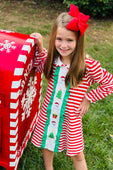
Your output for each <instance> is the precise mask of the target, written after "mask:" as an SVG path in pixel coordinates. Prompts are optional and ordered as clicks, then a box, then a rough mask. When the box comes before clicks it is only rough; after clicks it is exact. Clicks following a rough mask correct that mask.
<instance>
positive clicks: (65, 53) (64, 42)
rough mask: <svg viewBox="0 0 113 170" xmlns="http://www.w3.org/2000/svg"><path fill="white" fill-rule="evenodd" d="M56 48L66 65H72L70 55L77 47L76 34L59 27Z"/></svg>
mask: <svg viewBox="0 0 113 170" xmlns="http://www.w3.org/2000/svg"><path fill="white" fill-rule="evenodd" d="M55 47H56V50H57V51H58V53H59V54H60V55H61V57H62V61H63V62H64V63H65V64H70V55H71V53H72V52H73V51H74V50H75V47H76V34H75V33H74V32H73V31H70V30H67V29H66V28H63V27H58V29H57V34H56V40H55Z"/></svg>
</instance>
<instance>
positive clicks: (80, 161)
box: [71, 152, 87, 170]
mask: <svg viewBox="0 0 113 170" xmlns="http://www.w3.org/2000/svg"><path fill="white" fill-rule="evenodd" d="M71 158H72V160H73V164H74V167H75V170H87V165H86V161H85V158H84V153H83V152H81V153H79V154H78V155H76V156H72V157H71Z"/></svg>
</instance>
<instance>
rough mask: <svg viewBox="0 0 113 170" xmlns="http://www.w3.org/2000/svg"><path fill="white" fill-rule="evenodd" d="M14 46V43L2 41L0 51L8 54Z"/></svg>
mask: <svg viewBox="0 0 113 170" xmlns="http://www.w3.org/2000/svg"><path fill="white" fill-rule="evenodd" d="M14 44H15V42H14V41H9V40H4V42H3V43H1V42H0V51H6V53H10V52H11V50H15V49H16V46H15V45H14Z"/></svg>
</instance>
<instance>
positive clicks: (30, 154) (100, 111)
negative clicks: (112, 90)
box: [0, 0, 113, 170]
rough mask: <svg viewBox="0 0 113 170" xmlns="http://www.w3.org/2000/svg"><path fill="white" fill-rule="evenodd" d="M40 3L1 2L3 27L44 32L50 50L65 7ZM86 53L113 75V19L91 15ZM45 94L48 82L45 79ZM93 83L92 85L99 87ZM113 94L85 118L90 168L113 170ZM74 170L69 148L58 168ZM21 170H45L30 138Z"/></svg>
mask: <svg viewBox="0 0 113 170" xmlns="http://www.w3.org/2000/svg"><path fill="white" fill-rule="evenodd" d="M54 7H55V9H54V8H53V7H52V6H50V5H49V6H47V4H41V5H36V4H35V3H34V2H33V1H30V0H29V1H28V0H27V1H26V0H24V1H23V2H15V1H12V2H9V1H0V28H1V29H7V30H11V31H15V32H21V33H24V34H31V33H32V32H40V33H41V34H42V35H43V40H44V47H45V48H47V49H48V42H49V34H50V30H51V28H52V25H53V22H54V20H55V19H56V17H57V16H58V14H59V13H61V12H62V11H67V9H66V7H65V6H61V5H60V4H56V5H55V6H54ZM85 40H86V45H85V46H86V52H87V53H88V54H90V55H91V57H92V58H94V59H96V60H99V61H100V63H101V65H102V67H104V68H105V69H107V70H108V71H109V72H110V73H112V74H113V59H112V58H113V20H107V19H106V20H95V19H92V18H90V20H89V28H88V30H87V31H86V36H85ZM43 82H44V83H43V89H42V90H43V93H42V94H43V95H42V101H43V99H44V95H45V92H46V86H47V83H45V82H46V81H45V79H43ZM95 87H96V85H95V86H93V87H92V88H95ZM112 97H113V95H110V96H108V97H107V98H105V99H103V100H101V101H97V102H96V104H91V105H90V109H89V111H88V112H87V114H86V115H85V116H84V117H83V132H84V142H85V150H84V153H85V157H86V161H87V165H88V169H89V170H113V99H112ZM65 169H67V170H74V167H73V164H72V161H71V159H70V158H69V157H66V156H65V151H64V152H62V153H60V154H55V156H54V170H65ZM18 170H44V164H43V158H42V150H41V149H38V148H36V147H35V146H33V145H32V144H31V142H30V141H29V142H28V144H27V147H26V149H25V150H24V153H23V155H22V157H21V159H20V162H19V166H18Z"/></svg>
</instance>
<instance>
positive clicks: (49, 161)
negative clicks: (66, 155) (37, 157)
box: [43, 149, 54, 170]
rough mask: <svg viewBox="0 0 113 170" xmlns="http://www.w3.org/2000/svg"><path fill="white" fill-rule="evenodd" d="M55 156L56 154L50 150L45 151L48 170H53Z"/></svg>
mask: <svg viewBox="0 0 113 170" xmlns="http://www.w3.org/2000/svg"><path fill="white" fill-rule="evenodd" d="M53 156H54V152H51V151H49V150H48V149H43V159H44V165H45V169H46V170H53Z"/></svg>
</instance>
